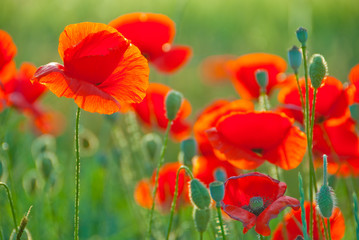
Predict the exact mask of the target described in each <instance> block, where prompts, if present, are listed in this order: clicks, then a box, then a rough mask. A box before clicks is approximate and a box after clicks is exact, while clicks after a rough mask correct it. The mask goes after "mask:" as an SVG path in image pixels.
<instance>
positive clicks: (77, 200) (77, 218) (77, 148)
mask: <svg viewBox="0 0 359 240" xmlns="http://www.w3.org/2000/svg"><path fill="white" fill-rule="evenodd" d="M80 111H81V108H79V107H78V108H77V114H76V127H75V153H76V170H75V171H76V172H75V184H76V188H75V230H74V239H75V240H78V239H79V222H80V216H79V207H80V142H79V122H80Z"/></svg>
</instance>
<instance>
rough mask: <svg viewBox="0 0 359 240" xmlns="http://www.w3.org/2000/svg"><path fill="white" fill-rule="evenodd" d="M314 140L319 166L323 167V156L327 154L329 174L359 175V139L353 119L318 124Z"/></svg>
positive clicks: (314, 132) (315, 128) (315, 127)
mask: <svg viewBox="0 0 359 240" xmlns="http://www.w3.org/2000/svg"><path fill="white" fill-rule="evenodd" d="M313 139H314V141H313V153H314V155H315V156H316V158H317V162H318V165H321V163H322V156H323V154H326V155H327V156H328V172H329V173H331V174H337V175H344V176H348V175H359V137H358V135H357V133H356V131H355V122H354V121H353V120H352V119H351V118H347V119H346V120H345V121H342V120H341V119H339V120H328V121H325V122H323V123H321V124H316V125H315V126H314V131H313Z"/></svg>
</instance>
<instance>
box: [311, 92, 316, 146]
mask: <svg viewBox="0 0 359 240" xmlns="http://www.w3.org/2000/svg"><path fill="white" fill-rule="evenodd" d="M317 92H318V90H317V89H314V94H313V105H312V114H311V120H310V129H309V133H310V136H309V137H310V144H311V145H312V144H313V130H314V129H313V128H314V122H315V102H316V98H317ZM312 147H313V146H310V149H312Z"/></svg>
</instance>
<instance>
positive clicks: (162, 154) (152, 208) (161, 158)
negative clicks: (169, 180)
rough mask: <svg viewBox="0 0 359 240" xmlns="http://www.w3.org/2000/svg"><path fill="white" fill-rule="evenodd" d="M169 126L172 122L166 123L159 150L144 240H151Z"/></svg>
mask: <svg viewBox="0 0 359 240" xmlns="http://www.w3.org/2000/svg"><path fill="white" fill-rule="evenodd" d="M171 125H172V121H168V124H167V129H166V132H165V136H164V140H163V145H162V149H161V154H160V159H159V161H158V164H157V170H156V178H155V187H154V189H153V193H152V200H153V201H152V207H151V211H150V217H149V220H148V232H147V237H146V239H150V238H151V231H152V218H153V211H154V210H155V202H156V201H155V198H156V193H157V188H158V176H159V172H160V168H161V167H162V164H163V162H164V158H165V152H166V148H167V142H168V134H169V131H170V129H171Z"/></svg>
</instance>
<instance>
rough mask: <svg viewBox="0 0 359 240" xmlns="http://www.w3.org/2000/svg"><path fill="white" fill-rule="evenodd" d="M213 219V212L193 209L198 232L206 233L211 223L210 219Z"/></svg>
mask: <svg viewBox="0 0 359 240" xmlns="http://www.w3.org/2000/svg"><path fill="white" fill-rule="evenodd" d="M210 218H211V211H210V210H209V208H205V209H199V208H196V207H194V208H193V220H194V225H195V227H196V229H197V231H198V232H202V233H203V232H205V231H206V230H207V226H208V223H209V219H210Z"/></svg>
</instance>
